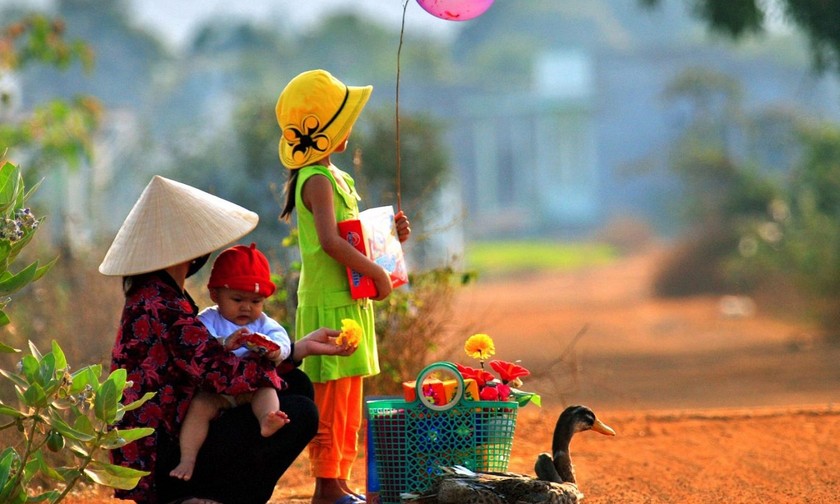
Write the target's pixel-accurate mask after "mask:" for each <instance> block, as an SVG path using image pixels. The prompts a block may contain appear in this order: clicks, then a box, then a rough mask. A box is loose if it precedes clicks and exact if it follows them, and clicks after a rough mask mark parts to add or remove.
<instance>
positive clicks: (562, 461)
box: [554, 446, 577, 483]
mask: <svg viewBox="0 0 840 504" xmlns="http://www.w3.org/2000/svg"><path fill="white" fill-rule="evenodd" d="M554 468H555V469H557V474H558V475H560V479H561V480H563V481H564V482H568V483H577V481H575V468H574V466H573V465H572V457H571V456H569V448H568V446H566V450H565V451H557V452H554Z"/></svg>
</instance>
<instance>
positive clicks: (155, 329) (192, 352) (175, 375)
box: [111, 272, 293, 504]
mask: <svg viewBox="0 0 840 504" xmlns="http://www.w3.org/2000/svg"><path fill="white" fill-rule="evenodd" d="M133 280H134V282H135V286H134V288H133V289H131V291H130V292H129V294H128V296H127V297H126V302H125V307H124V309H123V313H122V320H121V322H120V328H119V331H118V332H117V338H116V342H115V343H114V348H113V351H112V355H111V358H112V360H111V369H112V370H113V369H117V368H123V369H125V370H126V371H127V372H128V379H129V380H131V382H132V386H131V388H128V389H126V390H125V394H124V396H125V399H124V403H125V404H128V403H129V402H131V401H134V400H136V399H139V398H140V397H142V396H143V394H145V393H146V392H155V396H154V397H153V398H152V399H151V400H149V401H148V402H146V403H145V404H143V406H141V407H140V408H138V409H136V410H134V411H128V412H126V413H125V416H124V417H123V419H122V421H121V422H120V423H119V424H118V427H119V428H120V429H130V428H135V427H153V428H155V433H154V434H153V435H151V436H149V437H146V438H143V439H140V440H139V441H137V442H135V443H131V444H129V445H127V446H125V447H123V448H121V449H117V450H113V451H111V460H112V462H113V463H115V464H119V465H123V466H129V467H133V468H135V469H140V470H144V471H150V472H151V474H150V475H149V476H147V477H145V478H143V479H141V480H140V483H139V484H138V485H137V487H136V488H134V489H133V490H116V492H115V494H116V496H117V497H118V498H121V499H131V500H135V501H137V502H139V503H149V504H154V503H156V502H157V495H156V491H155V487H154V471H155V463H156V449H155V446H156V444H157V438H158V436H162V435H168V436H169V437H172V438H175V437H177V434H178V432H179V430H180V426H181V422H182V421H183V419H184V415H185V414H186V411H187V407H188V406H189V402H190V399H192V396H193V394H194V393H195V392H196V391H198V390H204V391H207V392H211V393H219V394H232V395H235V394H240V393H244V392H253V391H254V390H256V389H257V388H258V387H274V388H277V389H281V388H282V387H283V386H284V384H283V380H282V379H281V378H280V375H281V374H282V373H283V372H286V371H289V370H290V369H292V367H293V365H292V364H291V362H287V363H284V364H283V365H282V366H281V367H279V368H275V367H274V365H273V364H272V363H271V362H269V361H268V360H264V359H263V360H253V359H252V358H251V357H246V358H243V359H240V358H238V357H236V356H235V355H234V354H233V353H231V352H228V351H226V350H225V349H224V347H223V346H222V345H221V344H220V343H219V342H218V341H217V340H216V339H215V338H212V337H211V336H210V334H209V333H208V332H207V330H206V329H205V327H204V325H203V324H202V323H201V322H200V321H199V320H198V318H197V314H198V307H197V306H196V305H195V302H194V301H193V300H192V298H191V297H190V296H189V294H188V293H186V292H182V291H181V289H179V288H178V287H177V285H176V284H175V282H174V281H173V280H172V279H171V278H170V277H169V275H167V274H166V273H161V272H158V273H151V274H148V275H143V276H141V277H137V278H135V279H133Z"/></svg>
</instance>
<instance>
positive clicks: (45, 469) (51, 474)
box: [32, 450, 64, 482]
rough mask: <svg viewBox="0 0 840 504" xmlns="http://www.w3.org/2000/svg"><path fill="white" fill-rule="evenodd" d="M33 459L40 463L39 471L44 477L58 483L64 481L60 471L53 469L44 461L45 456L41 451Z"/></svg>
mask: <svg viewBox="0 0 840 504" xmlns="http://www.w3.org/2000/svg"><path fill="white" fill-rule="evenodd" d="M32 459H33V460H34V461H36V462H37V463H38V466H37V470H38V471H40V473H41V474H43V475H44V476H46V477H48V478H50V479H53V480H56V481H61V482H63V481H64V476H62V475H61V474H60V473H59V472H58V471H56V470H55V469H53V468H52V467H51V466H50V465H49V464H48V463H47V461H46V460H44V454H43V453H42V452H41V450H37V451H36V452H35V453H34V454H33V456H32Z"/></svg>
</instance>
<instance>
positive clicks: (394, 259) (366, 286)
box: [338, 206, 408, 299]
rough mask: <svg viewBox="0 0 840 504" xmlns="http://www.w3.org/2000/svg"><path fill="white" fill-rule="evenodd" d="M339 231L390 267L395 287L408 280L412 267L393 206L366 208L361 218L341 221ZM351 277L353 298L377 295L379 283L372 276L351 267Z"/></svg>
mask: <svg viewBox="0 0 840 504" xmlns="http://www.w3.org/2000/svg"><path fill="white" fill-rule="evenodd" d="M338 231H339V233H340V234H341V236H342V237H343V238H344V239H346V240H347V241H348V242H349V243H350V244H351V245H353V246H354V247H355V248H356V250H358V251H359V252H361V253H363V254H365V255H366V256H367V257H368V259H370V260H371V261H373V262H375V263H376V264H379V265H380V266H382V267H383V268H385V270H386V271H388V273H389V274H390V275H391V285H392V286H393V287H394V288H397V287H399V286H401V285H405V284H407V283H408V269H407V268H406V265H405V255H404V254H403V250H402V244H400V239H399V238H398V237H397V226H396V224H395V223H394V209H393V207H390V206H384V207H376V208H371V209H368V210H365V211H363V212H361V213H360V214H359V218H358V219H350V220H346V221H341V222H339V223H338ZM347 280H348V282H349V283H350V295H351V297H352V298H353V299H360V298H368V297H373V296H376V294H377V292H376V286H375V285H374V283H373V280H371V279H370V278H368V277H366V276H364V275H361V274H360V273H359V272H357V271H354V270H353V269H351V268H347Z"/></svg>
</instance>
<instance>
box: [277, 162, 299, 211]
mask: <svg viewBox="0 0 840 504" xmlns="http://www.w3.org/2000/svg"><path fill="white" fill-rule="evenodd" d="M299 172H300V170H289V178H288V179H287V180H286V184H285V185H284V186H283V190H284V191H285V192H286V202H285V203H284V204H283V211H282V212H280V218H281V219H283V220H284V221H286V222H289V221H290V220H291V218H292V210H294V209H295V190H296V188H297V179H298V173H299Z"/></svg>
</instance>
